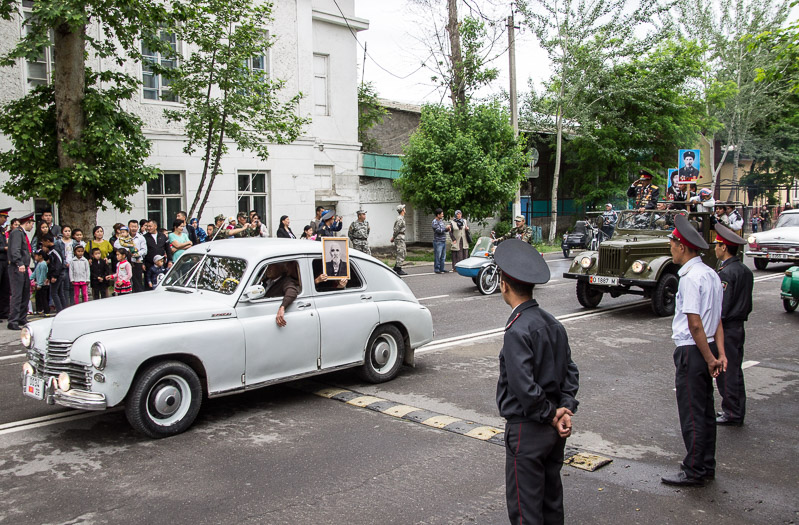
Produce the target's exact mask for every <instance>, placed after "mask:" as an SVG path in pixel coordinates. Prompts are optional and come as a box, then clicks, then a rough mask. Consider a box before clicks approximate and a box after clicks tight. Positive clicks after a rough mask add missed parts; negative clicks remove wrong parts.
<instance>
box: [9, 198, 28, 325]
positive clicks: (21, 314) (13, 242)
mask: <svg viewBox="0 0 799 525" xmlns="http://www.w3.org/2000/svg"><path fill="white" fill-rule="evenodd" d="M19 224H20V225H19V226H18V227H17V228H16V229H14V230H13V231H11V232H10V233H9V234H8V262H9V265H8V280H9V282H10V284H11V304H10V308H9V312H10V313H9V316H8V329H9V330H19V329H20V328H22V326H23V325H26V324H28V301H29V300H30V296H31V281H30V278H29V277H28V268H29V267H30V264H31V245H30V241H29V240H28V234H27V232H29V231H31V230H32V229H33V214H32V213H31V214H29V215H26V216H24V217H20V219H19Z"/></svg>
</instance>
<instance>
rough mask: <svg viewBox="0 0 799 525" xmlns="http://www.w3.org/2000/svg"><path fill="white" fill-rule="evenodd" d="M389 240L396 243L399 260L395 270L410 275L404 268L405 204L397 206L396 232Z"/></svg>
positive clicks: (395, 264) (398, 273)
mask: <svg viewBox="0 0 799 525" xmlns="http://www.w3.org/2000/svg"><path fill="white" fill-rule="evenodd" d="M389 242H393V243H394V248H396V250H397V261H396V262H395V263H394V272H396V274H397V275H408V273H407V272H406V271H405V270H403V269H402V265H404V264H405V253H406V252H405V205H404V204H400V205H399V206H397V219H396V220H395V221H394V233H393V234H392V235H391V240H390V241H389Z"/></svg>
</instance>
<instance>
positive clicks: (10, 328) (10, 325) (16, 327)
mask: <svg viewBox="0 0 799 525" xmlns="http://www.w3.org/2000/svg"><path fill="white" fill-rule="evenodd" d="M7 328H8V329H9V330H21V328H20V327H19V325H16V324H14V323H8V326H7Z"/></svg>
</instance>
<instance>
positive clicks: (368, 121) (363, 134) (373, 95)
mask: <svg viewBox="0 0 799 525" xmlns="http://www.w3.org/2000/svg"><path fill="white" fill-rule="evenodd" d="M387 114H388V110H387V109H386V108H384V107H383V106H381V105H380V101H379V100H378V98H377V91H376V90H375V87H374V85H373V84H372V83H371V82H367V83H365V84H361V85H360V86H358V142H360V143H361V149H363V151H374V152H377V151H378V149H379V148H380V144H378V142H377V140H375V139H373V138H372V137H370V136H369V130H370V129H372V127H373V126H375V125H376V124H380V123H381V122H383V118H384V117H385V116H386V115H387Z"/></svg>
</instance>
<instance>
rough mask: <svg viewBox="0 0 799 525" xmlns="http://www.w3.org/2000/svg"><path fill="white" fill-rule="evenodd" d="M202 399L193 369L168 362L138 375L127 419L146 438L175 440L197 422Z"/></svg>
mask: <svg viewBox="0 0 799 525" xmlns="http://www.w3.org/2000/svg"><path fill="white" fill-rule="evenodd" d="M202 397H203V388H202V384H201V383H200V378H199V377H197V373H196V372H195V371H194V370H193V369H192V368H191V367H190V366H189V365H187V364H185V363H181V362H180V361H164V362H161V363H156V364H154V365H152V366H150V367H149V368H147V369H145V370H144V371H142V372H140V373H139V374H138V375H137V377H136V379H135V381H134V383H133V386H132V387H131V390H130V392H129V393H128V398H127V400H126V401H125V415H126V416H127V418H128V421H129V422H130V424H131V426H132V427H133V428H134V429H136V430H138V431H139V432H141V433H142V434H145V435H146V436H149V437H151V438H163V437H168V436H174V435H175V434H180V433H181V432H184V431H185V430H186V429H188V428H189V427H190V426H191V424H192V423H193V422H194V419H195V418H196V417H197V413H198V412H199V411H200V403H202Z"/></svg>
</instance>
